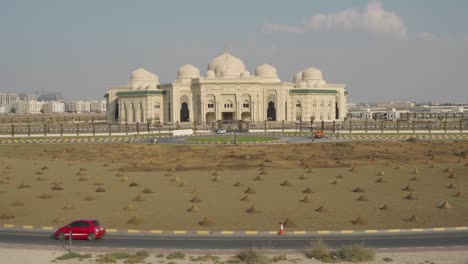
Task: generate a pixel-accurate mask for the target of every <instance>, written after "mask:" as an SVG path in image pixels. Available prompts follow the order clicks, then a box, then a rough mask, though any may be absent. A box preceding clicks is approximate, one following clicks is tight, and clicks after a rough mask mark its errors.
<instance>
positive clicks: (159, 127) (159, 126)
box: [158, 121, 161, 134]
mask: <svg viewBox="0 0 468 264" xmlns="http://www.w3.org/2000/svg"><path fill="white" fill-rule="evenodd" d="M158 130H159V134H161V121H158Z"/></svg>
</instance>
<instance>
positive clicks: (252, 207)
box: [245, 205, 260, 214]
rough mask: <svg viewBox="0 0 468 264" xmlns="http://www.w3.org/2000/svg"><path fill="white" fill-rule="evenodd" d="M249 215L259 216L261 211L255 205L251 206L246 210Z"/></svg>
mask: <svg viewBox="0 0 468 264" xmlns="http://www.w3.org/2000/svg"><path fill="white" fill-rule="evenodd" d="M245 211H246V212H247V213H249V214H257V213H260V211H259V210H258V209H257V208H256V207H255V205H253V206H251V207H250V208H249V209H247V210H245Z"/></svg>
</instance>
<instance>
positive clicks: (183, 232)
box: [172, 230, 187, 235]
mask: <svg viewBox="0 0 468 264" xmlns="http://www.w3.org/2000/svg"><path fill="white" fill-rule="evenodd" d="M172 233H173V234H175V235H184V234H187V231H182V230H176V231H172Z"/></svg>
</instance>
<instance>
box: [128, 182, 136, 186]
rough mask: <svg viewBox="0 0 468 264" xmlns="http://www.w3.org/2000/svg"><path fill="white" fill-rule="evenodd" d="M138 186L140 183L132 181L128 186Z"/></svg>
mask: <svg viewBox="0 0 468 264" xmlns="http://www.w3.org/2000/svg"><path fill="white" fill-rule="evenodd" d="M137 186H138V183H136V182H131V183H130V184H129V185H128V187H137Z"/></svg>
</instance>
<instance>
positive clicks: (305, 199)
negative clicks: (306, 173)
mask: <svg viewBox="0 0 468 264" xmlns="http://www.w3.org/2000/svg"><path fill="white" fill-rule="evenodd" d="M300 201H301V202H303V203H310V197H309V195H306V196H304V198H302V200H300Z"/></svg>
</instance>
